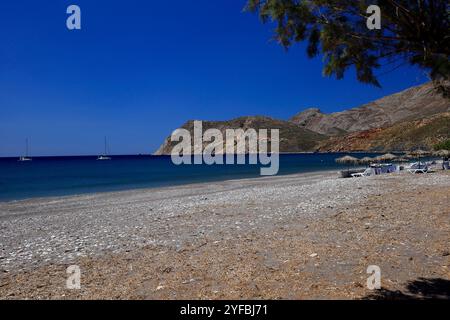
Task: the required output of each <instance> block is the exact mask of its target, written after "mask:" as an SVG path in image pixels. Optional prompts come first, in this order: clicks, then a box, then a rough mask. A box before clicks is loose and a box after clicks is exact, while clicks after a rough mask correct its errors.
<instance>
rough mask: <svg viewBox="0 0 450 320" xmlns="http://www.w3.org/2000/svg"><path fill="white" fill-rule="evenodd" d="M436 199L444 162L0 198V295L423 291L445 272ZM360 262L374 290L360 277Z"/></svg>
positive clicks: (442, 198) (383, 294)
mask: <svg viewBox="0 0 450 320" xmlns="http://www.w3.org/2000/svg"><path fill="white" fill-rule="evenodd" d="M449 207H450V174H449V172H443V171H436V172H434V173H430V174H421V175H413V174H409V173H407V172H401V173H393V174H386V175H380V176H373V177H364V178H351V179H340V178H338V174H337V172H336V171H326V172H318V173H307V174H296V175H286V176H277V177H262V178H256V179H241V180H230V181H223V182H213V183H199V184H192V185H184V186H176V187H167V188H156V189H141V190H131V191H120V192H106V193H96V194H88V195H78V196H66V197H49V198H38V199H30V200H20V201H10V202H3V203H0V231H1V232H0V298H2V299H23V298H33V299H67V298H68V299H98V298H100V299H263V298H264V299H316V298H319V299H366V298H367V299H378V298H411V297H415V298H417V297H419V298H428V296H427V293H426V292H424V290H416V291H414V290H412V289H411V288H412V287H411V286H412V284H414V285H416V287H417V286H420V284H421V282H420V281H422V282H425V284H422V285H424V286H425V285H426V283H428V282H430V281H431V282H432V281H439V283H440V284H442V283H443V284H444V285H448V284H449V283H450V252H449V251H450V247H449V243H450V209H449ZM69 265H78V266H79V267H80V270H81V289H79V290H74V289H71V290H69V289H67V288H66V278H67V274H66V269H67V267H68V266H69ZM369 265H377V266H379V267H380V269H381V273H382V289H381V290H369V289H368V288H367V287H366V279H367V277H368V274H367V272H366V269H367V267H368V266H369ZM427 281H428V282H427ZM428 284H429V283H428ZM447 288H448V287H447ZM433 294H434V297H437V298H449V297H450V295H449V293H448V291H447V292H445V291H444V292H434V293H433Z"/></svg>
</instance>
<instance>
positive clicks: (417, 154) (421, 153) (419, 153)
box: [409, 149, 430, 161]
mask: <svg viewBox="0 0 450 320" xmlns="http://www.w3.org/2000/svg"><path fill="white" fill-rule="evenodd" d="M409 154H410V155H411V156H413V157H417V159H418V160H419V161H420V157H421V156H426V155H429V154H430V152H429V151H425V150H421V149H417V150H413V151H410V152H409Z"/></svg>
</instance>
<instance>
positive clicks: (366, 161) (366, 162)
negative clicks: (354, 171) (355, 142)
mask: <svg viewBox="0 0 450 320" xmlns="http://www.w3.org/2000/svg"><path fill="white" fill-rule="evenodd" d="M374 161H375V159H374V158H371V157H364V158H362V159H359V160H358V162H359V163H364V164H369V163H372V162H374Z"/></svg>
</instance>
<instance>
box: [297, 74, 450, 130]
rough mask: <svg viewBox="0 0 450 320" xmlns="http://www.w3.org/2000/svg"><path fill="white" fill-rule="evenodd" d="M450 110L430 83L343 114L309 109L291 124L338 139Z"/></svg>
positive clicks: (446, 101)
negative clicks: (338, 137) (343, 135)
mask: <svg viewBox="0 0 450 320" xmlns="http://www.w3.org/2000/svg"><path fill="white" fill-rule="evenodd" d="M446 111H450V102H449V100H447V99H445V98H443V97H442V96H441V95H439V94H438V93H437V92H436V91H435V90H434V89H433V84H432V83H431V82H429V83H426V84H424V85H421V86H417V87H413V88H410V89H407V90H405V91H402V92H399V93H396V94H393V95H390V96H386V97H384V98H381V99H379V100H376V101H373V102H370V103H368V104H365V105H363V106H360V107H358V108H354V109H350V110H346V111H342V112H336V113H331V114H324V113H322V112H321V111H320V110H319V109H316V108H311V109H307V110H305V111H303V112H300V113H298V114H297V115H295V116H294V117H292V118H291V119H290V121H291V122H293V123H295V124H298V125H299V126H301V127H304V128H306V129H309V130H311V131H314V132H318V133H321V134H326V135H331V136H335V135H342V134H345V133H349V132H359V131H365V130H369V129H374V128H385V127H388V126H392V125H394V124H396V123H399V122H404V121H411V120H418V119H422V118H424V117H428V116H431V115H434V114H438V113H442V112H446Z"/></svg>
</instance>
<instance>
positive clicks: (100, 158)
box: [97, 137, 111, 160]
mask: <svg viewBox="0 0 450 320" xmlns="http://www.w3.org/2000/svg"><path fill="white" fill-rule="evenodd" d="M107 149H108V148H107V143H106V137H105V153H104V154H102V155H100V156H99V157H98V158H97V160H111V157H108V156H107V154H108V152H107Z"/></svg>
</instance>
